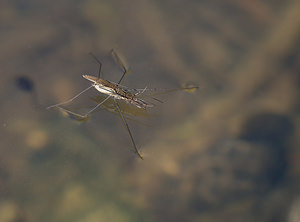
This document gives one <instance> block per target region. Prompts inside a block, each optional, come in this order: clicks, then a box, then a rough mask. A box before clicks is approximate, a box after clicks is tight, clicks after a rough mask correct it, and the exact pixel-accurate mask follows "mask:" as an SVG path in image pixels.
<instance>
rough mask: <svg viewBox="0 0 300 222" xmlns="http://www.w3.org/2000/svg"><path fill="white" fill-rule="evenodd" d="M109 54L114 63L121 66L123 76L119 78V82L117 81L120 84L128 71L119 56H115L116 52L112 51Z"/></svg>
mask: <svg viewBox="0 0 300 222" xmlns="http://www.w3.org/2000/svg"><path fill="white" fill-rule="evenodd" d="M111 54H112V56H113V58H114V59H115V61H116V62H117V63H118V64H119V65H120V66H121V68H122V69H123V75H122V76H121V78H120V80H119V81H118V84H120V83H121V82H122V80H123V78H124V76H125V75H126V74H128V72H129V70H128V68H127V67H126V66H125V64H124V62H123V61H122V59H121V58H120V56H119V55H118V54H117V52H116V51H115V50H114V49H112V50H111Z"/></svg>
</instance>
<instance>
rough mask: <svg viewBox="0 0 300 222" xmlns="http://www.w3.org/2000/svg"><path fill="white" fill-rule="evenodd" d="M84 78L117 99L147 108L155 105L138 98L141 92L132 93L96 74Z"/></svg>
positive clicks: (102, 91) (100, 90)
mask: <svg viewBox="0 0 300 222" xmlns="http://www.w3.org/2000/svg"><path fill="white" fill-rule="evenodd" d="M83 78H85V79H87V80H89V81H91V82H93V86H94V87H95V88H96V89H97V90H98V91H99V92H101V93H103V94H106V95H109V96H111V97H113V98H115V99H120V100H125V101H126V102H127V103H130V104H132V105H134V106H136V107H138V108H142V109H146V108H147V107H153V105H152V104H149V103H147V102H146V101H144V100H142V99H140V98H138V97H137V96H138V95H139V94H141V93H140V92H138V93H135V94H133V93H131V92H130V90H128V89H127V88H126V87H122V86H121V85H119V84H116V83H112V82H109V81H107V80H103V79H100V78H97V77H95V76H90V75H83Z"/></svg>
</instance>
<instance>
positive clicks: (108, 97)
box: [84, 96, 111, 117]
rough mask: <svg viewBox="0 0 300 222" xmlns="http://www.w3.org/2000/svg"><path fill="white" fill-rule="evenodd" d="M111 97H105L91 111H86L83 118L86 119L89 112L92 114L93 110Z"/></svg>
mask: <svg viewBox="0 0 300 222" xmlns="http://www.w3.org/2000/svg"><path fill="white" fill-rule="evenodd" d="M110 97H111V96H107V97H106V98H105V99H104V100H103V101H102V102H101V103H99V104H97V106H95V107H94V108H93V109H91V110H90V111H88V112H87V113H86V114H85V115H84V117H86V116H87V115H89V114H90V113H91V112H93V111H94V110H95V109H97V108H98V107H99V106H101V105H102V104H103V103H105V101H106V100H108V99H109V98H110Z"/></svg>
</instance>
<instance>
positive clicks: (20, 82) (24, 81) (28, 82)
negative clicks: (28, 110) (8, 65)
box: [15, 75, 41, 108]
mask: <svg viewBox="0 0 300 222" xmlns="http://www.w3.org/2000/svg"><path fill="white" fill-rule="evenodd" d="M15 85H16V87H17V88H18V89H20V90H22V91H24V92H26V93H29V94H30V95H31V98H32V102H33V104H34V106H35V107H37V108H41V104H40V103H39V100H38V96H37V92H36V89H35V85H34V82H33V80H32V79H31V78H29V77H28V76H25V75H21V76H18V77H16V78H15Z"/></svg>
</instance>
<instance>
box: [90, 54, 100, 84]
mask: <svg viewBox="0 0 300 222" xmlns="http://www.w3.org/2000/svg"><path fill="white" fill-rule="evenodd" d="M89 54H90V55H91V56H92V57H93V58H94V59H95V60H96V61H97V62H98V63H99V70H98V79H100V77H101V68H102V63H101V62H100V60H99V59H98V58H97V57H96V56H95V55H94V54H93V53H91V52H90V53H89Z"/></svg>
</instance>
